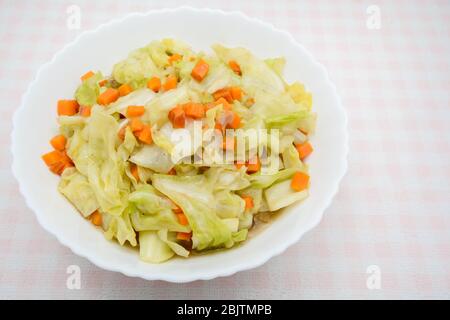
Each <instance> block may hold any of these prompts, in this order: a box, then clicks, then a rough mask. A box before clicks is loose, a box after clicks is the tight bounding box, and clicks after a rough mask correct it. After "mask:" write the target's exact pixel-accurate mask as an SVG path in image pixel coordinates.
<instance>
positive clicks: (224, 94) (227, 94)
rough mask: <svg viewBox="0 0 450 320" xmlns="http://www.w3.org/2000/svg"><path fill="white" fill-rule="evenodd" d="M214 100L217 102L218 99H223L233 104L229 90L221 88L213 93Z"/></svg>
mask: <svg viewBox="0 0 450 320" xmlns="http://www.w3.org/2000/svg"><path fill="white" fill-rule="evenodd" d="M213 97H214V100H219V99H220V98H224V99H225V100H227V101H228V102H229V103H232V102H233V96H232V95H231V91H230V89H229V88H222V89H219V90H217V91H216V92H214V93H213Z"/></svg>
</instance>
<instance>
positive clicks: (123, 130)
mask: <svg viewBox="0 0 450 320" xmlns="http://www.w3.org/2000/svg"><path fill="white" fill-rule="evenodd" d="M126 131H127V126H123V127H122V128H120V130H119V132H117V136H118V137H119V139H120V140H122V141H123V140H125V133H126Z"/></svg>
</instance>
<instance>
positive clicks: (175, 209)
mask: <svg viewBox="0 0 450 320" xmlns="http://www.w3.org/2000/svg"><path fill="white" fill-rule="evenodd" d="M173 205H174V206H175V207H173V208H172V211H173V212H174V213H175V214H183V209H181V208H180V207H179V206H178V205H176V204H175V203H174V204H173Z"/></svg>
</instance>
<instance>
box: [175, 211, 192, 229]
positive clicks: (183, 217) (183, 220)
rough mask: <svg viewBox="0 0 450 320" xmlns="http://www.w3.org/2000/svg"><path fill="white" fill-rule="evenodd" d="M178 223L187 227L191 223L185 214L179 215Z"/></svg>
mask: <svg viewBox="0 0 450 320" xmlns="http://www.w3.org/2000/svg"><path fill="white" fill-rule="evenodd" d="M177 218H178V222H179V223H180V224H181V225H183V226H187V225H188V224H189V221H188V219H187V217H186V215H185V214H184V213H177Z"/></svg>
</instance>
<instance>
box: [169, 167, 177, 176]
mask: <svg viewBox="0 0 450 320" xmlns="http://www.w3.org/2000/svg"><path fill="white" fill-rule="evenodd" d="M167 174H169V175H171V176H175V175H176V174H177V171H176V170H175V168H172V169H170V170H169V172H167Z"/></svg>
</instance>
